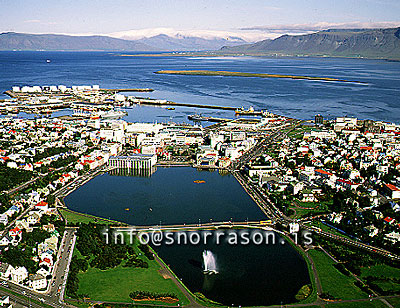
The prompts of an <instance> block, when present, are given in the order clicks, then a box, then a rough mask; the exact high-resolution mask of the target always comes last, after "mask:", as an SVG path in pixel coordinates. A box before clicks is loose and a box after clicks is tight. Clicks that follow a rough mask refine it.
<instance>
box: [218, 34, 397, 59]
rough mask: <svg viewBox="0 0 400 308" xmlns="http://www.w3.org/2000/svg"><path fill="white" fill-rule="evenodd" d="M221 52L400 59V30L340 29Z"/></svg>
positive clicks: (282, 38) (260, 42) (263, 42)
mask: <svg viewBox="0 0 400 308" xmlns="http://www.w3.org/2000/svg"><path fill="white" fill-rule="evenodd" d="M220 52H223V53H245V54H269V55H272V54H281V55H311V56H334V57H366V58H384V59H396V60H400V28H390V29H355V30H341V29H336V30H326V31H320V32H316V33H312V34H305V35H283V36H280V37H278V38H276V39H274V40H263V41H259V42H256V43H254V44H246V45H240V46H235V47H223V48H221V49H220Z"/></svg>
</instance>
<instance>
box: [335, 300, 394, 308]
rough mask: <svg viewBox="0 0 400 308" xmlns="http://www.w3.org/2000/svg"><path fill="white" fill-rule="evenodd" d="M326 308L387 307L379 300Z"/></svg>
mask: <svg viewBox="0 0 400 308" xmlns="http://www.w3.org/2000/svg"><path fill="white" fill-rule="evenodd" d="M327 307H328V308H385V307H387V306H386V305H385V304H384V303H382V302H381V301H380V300H373V301H371V302H370V301H363V302H353V303H337V304H336V303H335V304H328V305H327Z"/></svg>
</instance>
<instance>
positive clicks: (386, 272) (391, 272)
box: [361, 264, 400, 278]
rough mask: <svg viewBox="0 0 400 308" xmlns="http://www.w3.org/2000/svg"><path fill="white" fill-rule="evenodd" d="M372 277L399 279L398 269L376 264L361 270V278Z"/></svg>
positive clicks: (399, 272)
mask: <svg viewBox="0 0 400 308" xmlns="http://www.w3.org/2000/svg"><path fill="white" fill-rule="evenodd" d="M367 276H374V277H381V276H383V277H386V278H399V277H400V268H395V267H391V266H389V265H386V264H378V265H374V266H368V267H363V268H361V277H367Z"/></svg>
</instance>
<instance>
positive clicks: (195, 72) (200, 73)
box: [154, 70, 365, 84]
mask: <svg viewBox="0 0 400 308" xmlns="http://www.w3.org/2000/svg"><path fill="white" fill-rule="evenodd" d="M154 73H155V74H166V75H190V76H229V77H259V78H287V79H304V80H322V81H334V82H351V83H360V84H365V82H362V81H357V80H346V79H337V78H330V77H314V76H298V75H281V74H266V73H245V72H229V71H207V70H160V71H156V72H154Z"/></svg>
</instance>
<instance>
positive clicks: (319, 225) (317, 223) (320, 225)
mask: <svg viewBox="0 0 400 308" xmlns="http://www.w3.org/2000/svg"><path fill="white" fill-rule="evenodd" d="M311 225H312V226H314V227H317V228H320V229H321V230H322V231H325V232H329V233H332V234H335V235H339V236H342V237H345V238H348V239H352V240H354V238H351V237H350V236H348V235H346V234H343V233H341V232H339V231H337V230H336V229H334V228H331V227H329V226H327V225H325V224H323V223H322V222H320V221H315V220H314V221H313V222H312V223H311Z"/></svg>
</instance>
